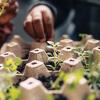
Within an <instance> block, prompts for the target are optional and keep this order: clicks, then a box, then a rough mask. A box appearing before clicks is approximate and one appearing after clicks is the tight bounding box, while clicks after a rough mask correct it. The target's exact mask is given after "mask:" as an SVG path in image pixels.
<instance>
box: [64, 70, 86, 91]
mask: <svg viewBox="0 0 100 100" xmlns="http://www.w3.org/2000/svg"><path fill="white" fill-rule="evenodd" d="M83 77H84V69H79V70H76V71H74V72H72V73H69V74H67V75H66V77H65V78H64V81H65V82H67V85H68V88H69V90H70V91H73V90H75V89H76V87H77V86H78V85H79V83H80V80H81V79H82V78H83Z"/></svg>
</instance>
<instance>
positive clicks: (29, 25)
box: [24, 5, 54, 42]
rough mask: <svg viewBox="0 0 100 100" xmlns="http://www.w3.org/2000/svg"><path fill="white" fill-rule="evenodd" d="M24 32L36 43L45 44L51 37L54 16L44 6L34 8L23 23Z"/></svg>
mask: <svg viewBox="0 0 100 100" xmlns="http://www.w3.org/2000/svg"><path fill="white" fill-rule="evenodd" d="M24 28H25V30H26V32H27V33H28V34H29V35H30V36H31V37H32V38H33V39H34V40H36V41H38V42H45V41H47V40H50V39H51V38H52V37H53V33H54V16H53V14H52V12H51V10H50V9H49V8H48V7H47V6H45V5H38V6H36V7H34V8H33V9H32V10H31V12H30V13H29V14H28V15H27V17H26V20H25V22H24Z"/></svg>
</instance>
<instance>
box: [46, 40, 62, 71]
mask: <svg viewBox="0 0 100 100" xmlns="http://www.w3.org/2000/svg"><path fill="white" fill-rule="evenodd" d="M47 43H48V44H49V47H51V48H52V49H53V56H52V57H49V60H52V61H54V66H52V67H53V69H54V70H55V68H56V67H57V65H59V64H60V63H61V62H62V60H61V59H60V57H59V54H58V49H57V48H58V46H59V42H57V43H54V42H52V41H47Z"/></svg>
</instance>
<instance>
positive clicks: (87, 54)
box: [73, 47, 93, 68]
mask: <svg viewBox="0 0 100 100" xmlns="http://www.w3.org/2000/svg"><path fill="white" fill-rule="evenodd" d="M73 51H74V53H75V54H76V55H77V57H79V58H80V59H81V61H82V63H83V65H84V66H85V68H88V67H89V66H91V65H92V64H93V52H92V51H90V50H87V51H84V49H83V48H81V47H76V48H74V49H73Z"/></svg>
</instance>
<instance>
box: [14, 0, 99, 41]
mask: <svg viewBox="0 0 100 100" xmlns="http://www.w3.org/2000/svg"><path fill="white" fill-rule="evenodd" d="M35 1H37V0H35ZM35 1H34V0H18V2H19V6H20V9H19V13H18V15H17V17H16V18H15V19H14V21H13V22H14V25H15V28H14V31H13V33H14V34H19V35H21V37H22V38H24V39H25V40H26V41H27V42H30V41H31V40H32V39H31V38H30V37H29V36H28V35H27V34H26V32H25V31H24V29H23V22H24V19H25V17H26V14H27V11H28V9H29V7H30V6H31V5H32V4H33V3H34V2H35ZM62 2H63V1H62ZM66 7H67V5H66ZM66 13H67V17H66V18H65V19H66V20H65V21H64V22H63V23H62V24H61V25H60V26H58V27H57V29H56V32H55V33H56V37H55V40H56V41H58V40H59V39H60V37H61V35H62V34H68V35H69V36H70V37H71V38H72V39H73V40H79V39H80V38H79V37H78V33H87V34H92V35H93V36H94V38H96V39H100V4H99V3H97V4H92V3H78V4H77V5H76V7H75V8H74V9H73V8H72V9H70V11H68V12H67V11H66ZM62 14H63V13H62ZM61 16H63V15H61ZM74 33H75V34H74Z"/></svg>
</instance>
